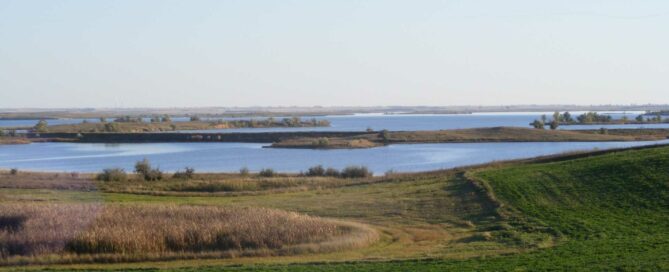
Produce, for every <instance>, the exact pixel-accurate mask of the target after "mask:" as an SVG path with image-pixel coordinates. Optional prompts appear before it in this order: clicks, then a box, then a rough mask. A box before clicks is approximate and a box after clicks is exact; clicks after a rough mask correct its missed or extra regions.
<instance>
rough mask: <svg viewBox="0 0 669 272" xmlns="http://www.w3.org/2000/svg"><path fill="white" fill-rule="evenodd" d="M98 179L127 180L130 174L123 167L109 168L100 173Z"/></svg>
mask: <svg viewBox="0 0 669 272" xmlns="http://www.w3.org/2000/svg"><path fill="white" fill-rule="evenodd" d="M96 179H97V180H101V181H125V180H127V179H128V174H126V173H125V170H123V169H121V168H107V169H104V170H102V173H100V174H98V175H97V177H96Z"/></svg>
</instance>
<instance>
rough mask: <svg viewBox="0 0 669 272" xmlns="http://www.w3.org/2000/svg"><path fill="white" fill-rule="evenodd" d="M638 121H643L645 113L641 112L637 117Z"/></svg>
mask: <svg viewBox="0 0 669 272" xmlns="http://www.w3.org/2000/svg"><path fill="white" fill-rule="evenodd" d="M636 121H637V122H639V123H643V114H639V116H637V117H636Z"/></svg>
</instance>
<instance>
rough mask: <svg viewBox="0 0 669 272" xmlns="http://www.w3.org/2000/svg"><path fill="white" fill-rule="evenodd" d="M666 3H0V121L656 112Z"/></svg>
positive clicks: (668, 29)
mask: <svg viewBox="0 0 669 272" xmlns="http://www.w3.org/2000/svg"><path fill="white" fill-rule="evenodd" d="M668 85H669V1H666V0H656V1H643V0H638V1H632V0H629V1H615V0H599V1H586V0H578V1H536V0H533V1H532V0H528V1H495V0H490V1H477V0H462V1H408V0H407V1H389V0H379V1H345V0H341V1H315V0H305V1H288V0H282V1H278V0H277V1H252V0H240V1H225V0H220V1H163V0H161V1H137V0H132V1H131V0H128V1H102V0H99V1H54V0H45V1H26V0H18V1H8V0H0V107H144V106H161V107H162V106H252V105H260V106H277V105H298V106H309V105H323V106H329V105H351V106H365V105H462V104H470V105H471V104H477V105H478V104H483V105H492V104H528V103H532V104H554V103H575V104H608V103H625V104H627V103H669V88H668Z"/></svg>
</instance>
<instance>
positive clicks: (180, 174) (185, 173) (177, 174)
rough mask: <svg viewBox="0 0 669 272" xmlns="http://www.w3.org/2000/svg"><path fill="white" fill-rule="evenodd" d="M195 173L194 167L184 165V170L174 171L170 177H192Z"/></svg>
mask: <svg viewBox="0 0 669 272" xmlns="http://www.w3.org/2000/svg"><path fill="white" fill-rule="evenodd" d="M194 175H195V169H193V168H192V167H186V168H185V169H184V171H176V172H174V174H173V175H172V178H175V179H192V178H193V176H194Z"/></svg>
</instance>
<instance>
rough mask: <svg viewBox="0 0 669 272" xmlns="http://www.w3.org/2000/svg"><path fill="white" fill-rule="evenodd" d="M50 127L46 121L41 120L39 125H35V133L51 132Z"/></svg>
mask: <svg viewBox="0 0 669 272" xmlns="http://www.w3.org/2000/svg"><path fill="white" fill-rule="evenodd" d="M48 126H49V124H48V123H47V122H46V120H44V119H42V120H39V122H37V124H36V125H35V127H33V129H34V130H35V132H38V133H45V132H47V131H49V129H48Z"/></svg>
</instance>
